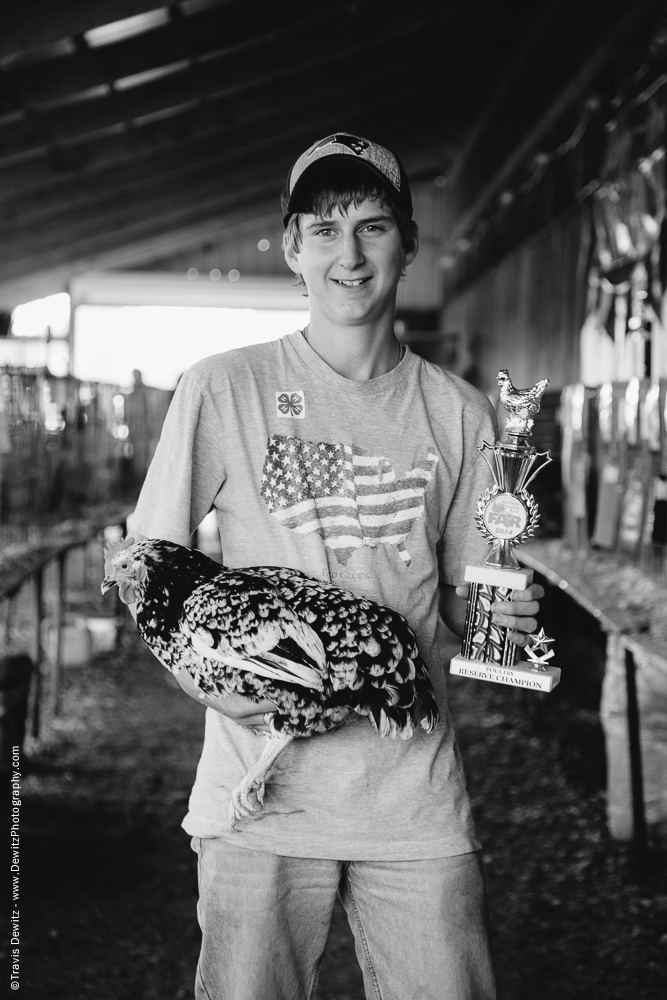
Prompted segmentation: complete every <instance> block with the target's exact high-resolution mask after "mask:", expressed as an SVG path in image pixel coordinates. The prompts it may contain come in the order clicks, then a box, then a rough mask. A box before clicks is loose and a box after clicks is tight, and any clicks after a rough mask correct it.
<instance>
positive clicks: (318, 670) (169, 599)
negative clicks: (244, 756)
mask: <svg viewBox="0 0 667 1000" xmlns="http://www.w3.org/2000/svg"><path fill="white" fill-rule="evenodd" d="M105 569H106V576H105V579H104V582H103V583H102V592H103V593H106V591H107V590H109V589H110V588H111V587H112V586H114V585H118V586H119V587H120V588H121V591H125V592H126V596H127V591H126V588H131V590H132V591H133V592H134V595H135V598H136V609H137V626H138V629H139V634H140V635H141V637H142V639H143V640H144V641H145V642H146V643H147V644H148V646H149V647H150V648H151V650H152V651H153V653H154V654H155V655H156V656H157V658H158V659H159V660H160V662H161V663H162V664H163V665H164V666H165V667H167V669H168V670H170V671H172V672H173V673H176V672H177V671H179V670H186V671H187V672H188V674H189V675H190V676H191V678H192V679H193V680H194V682H195V684H196V685H197V686H198V687H199V689H200V691H201V692H202V697H203V696H204V695H211V696H216V695H221V694H222V695H225V694H241V695H246V696H247V697H248V698H250V699H251V700H253V701H259V700H260V699H264V698H267V699H269V700H270V701H272V702H273V703H274V704H275V705H276V711H275V713H270V714H267V715H266V716H265V721H266V723H267V725H268V727H269V730H270V734H269V738H268V741H267V744H266V747H265V749H264V752H263V753H262V755H261V756H260V758H259V760H258V761H257V763H256V764H255V765H254V766H253V767H252V768H251V770H250V771H249V772H248V774H247V775H246V776H245V778H244V779H243V781H242V782H241V783H240V784H239V785H238V787H237V788H235V789H234V791H233V793H232V802H231V807H230V811H231V814H232V822H233V821H234V819H241V818H252V817H253V816H256V815H257V814H258V813H259V811H260V810H261V808H262V804H263V799H264V787H265V779H266V777H267V774H268V772H269V770H270V768H271V766H272V765H273V763H274V761H275V760H276V758H277V757H278V755H279V754H280V753H281V751H282V750H283V749H284V748H285V747H286V746H287V745H288V744H289V743H290V742H291V741H292V740H293V739H294V738H295V737H303V736H310V735H312V734H313V733H326V732H329V731H330V730H332V729H336V728H337V727H338V726H340V725H341V724H342V723H344V722H345V720H346V719H348V718H349V717H350V716H351V715H352V714H353V713H357V714H358V715H362V716H366V717H367V718H368V720H369V722H370V723H371V725H372V726H373V727H374V728H375V729H376V730H377V731H378V732H379V734H380V736H389V737H392V738H395V737H400V738H401V739H409V738H410V737H411V736H412V735H413V733H414V731H415V726H417V725H421V726H422V727H423V728H424V729H425V730H426V732H428V733H430V732H432V731H433V729H434V728H435V726H436V724H437V722H438V717H439V716H438V708H437V705H436V702H435V698H434V696H433V688H432V686H431V681H430V679H429V677H428V674H427V671H426V666H425V664H424V662H423V660H422V658H421V656H420V655H419V652H418V649H417V642H416V639H415V636H414V633H413V632H412V629H411V628H410V626H409V625H408V623H407V621H406V620H405V618H403V616H402V615H400V614H398V612H396V611H392V610H391V609H390V608H386V607H383V606H382V605H380V604H376V603H375V602H373V601H370V600H367V599H365V598H363V597H359V596H358V595H355V594H352V593H350V592H349V591H344V590H340V589H339V588H338V587H334V586H333V585H331V584H328V583H323V582H321V581H318V580H314V579H311V578H310V577H308V576H305V575H304V574H303V573H300V572H299V571H298V570H294V569H289V568H279V567H273V566H254V567H251V568H247V569H228V568H225V567H222V566H220V565H219V564H218V563H216V562H214V561H213V560H212V559H209V558H208V557H207V556H205V555H204V554H203V553H201V552H198V551H196V550H193V549H189V548H185V547H184V546H182V545H176V544H174V543H172V542H167V541H163V540H158V539H150V540H145V541H140V542H134V541H133V540H132V539H131V538H130V539H127V541H124V542H116V543H114V544H112V545H110V546H108V548H107V550H106V552H105ZM253 793H254V796H253Z"/></svg>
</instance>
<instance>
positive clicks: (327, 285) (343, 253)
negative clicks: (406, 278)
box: [285, 198, 417, 326]
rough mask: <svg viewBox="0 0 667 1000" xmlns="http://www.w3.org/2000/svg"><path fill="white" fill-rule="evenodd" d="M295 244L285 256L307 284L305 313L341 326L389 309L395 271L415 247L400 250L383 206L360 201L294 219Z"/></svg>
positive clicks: (410, 257)
mask: <svg viewBox="0 0 667 1000" xmlns="http://www.w3.org/2000/svg"><path fill="white" fill-rule="evenodd" d="M299 223H300V224H299V229H300V232H301V247H300V249H299V250H294V249H291V248H288V249H287V250H286V251H285V259H286V260H287V263H288V265H289V267H290V268H291V269H292V270H293V271H294V273H295V274H300V275H301V276H302V277H303V280H304V281H305V283H306V287H307V288H308V297H309V299H310V306H311V313H318V312H319V313H320V314H321V315H323V316H324V317H326V319H327V320H328V321H329V322H332V323H334V324H337V325H341V326H361V325H362V324H366V323H372V322H373V321H376V320H379V319H380V317H382V316H384V315H386V313H387V311H390V312H391V315H392V316H393V311H394V307H395V301H396V289H397V287H398V282H399V279H400V277H401V272H402V270H403V268H404V266H405V265H406V264H410V263H411V262H412V261H413V260H414V258H415V256H416V254H417V247H416V244H415V247H414V249H412V250H410V251H408V252H407V253H406V251H405V250H404V248H403V243H402V240H401V234H400V232H399V229H398V226H397V224H396V221H395V220H394V217H393V216H392V214H391V211H390V209H389V208H387V207H386V206H384V205H381V204H380V203H378V202H377V201H373V200H371V199H368V198H367V199H365V200H364V201H362V202H361V203H360V204H359V205H358V206H357V207H355V206H354V205H350V207H349V209H348V210H347V212H342V211H341V210H340V209H339V208H337V209H335V210H334V211H333V212H332V214H331V216H329V217H327V218H321V217H319V216H316V215H306V214H303V215H301V216H300V219H299Z"/></svg>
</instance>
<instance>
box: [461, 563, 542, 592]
mask: <svg viewBox="0 0 667 1000" xmlns="http://www.w3.org/2000/svg"><path fill="white" fill-rule="evenodd" d="M463 579H464V580H465V581H466V583H485V584H487V585H488V586H489V587H509V588H510V589H511V590H526V589H527V588H528V587H530V585H531V583H532V582H533V571H532V569H502V568H501V567H496V566H484V565H483V564H482V565H477V566H466V568H465V574H464V577H463Z"/></svg>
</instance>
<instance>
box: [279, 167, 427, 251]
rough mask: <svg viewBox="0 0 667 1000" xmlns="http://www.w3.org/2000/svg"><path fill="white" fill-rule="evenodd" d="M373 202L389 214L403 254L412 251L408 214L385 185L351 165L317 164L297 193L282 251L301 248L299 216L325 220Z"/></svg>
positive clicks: (414, 227) (413, 234)
mask: <svg viewBox="0 0 667 1000" xmlns="http://www.w3.org/2000/svg"><path fill="white" fill-rule="evenodd" d="M367 198H368V199H370V200H371V201H376V202H377V203H378V205H382V206H385V207H386V208H388V209H389V211H390V212H391V214H392V216H393V218H394V221H395V222H396V225H397V226H398V231H399V232H400V234H401V241H402V243H403V249H404V250H405V251H406V253H407V252H408V251H410V250H412V249H413V248H414V245H415V242H416V239H417V235H418V229H417V224H416V223H415V222H414V221H413V220H412V213H410V214H409V216H408V214H407V213H406V211H405V209H404V208H403V207H402V206H401V205H399V204H398V203H397V199H396V198H395V197H394V196H393V195H392V191H391V188H390V187H389V185H385V184H383V182H382V181H381V180H380V178H379V177H374V176H373V175H372V174H371V173H370V172H369V171H368V170H359V169H358V167H357V166H356V165H355V164H354V163H349V164H348V163H341V162H340V161H337V162H334V163H326V162H323V163H318V164H317V165H314V166H313V167H311V168H310V171H309V177H308V183H307V185H305V186H303V187H302V188H301V190H300V191H299V198H298V204H297V205H295V206H294V212H293V214H292V215H291V216H290V218H289V221H288V222H287V225H286V227H285V232H284V234H283V241H282V246H283V250H286V249H288V248H290V249H292V250H294V251H298V250H299V249H300V247H301V230H300V229H299V219H300V216H301V215H303V214H307V215H318V216H321V217H322V218H328V217H330V216H331V214H332V213H333V212H334V211H336V209H340V210H341V211H342V212H347V211H348V209H349V207H350V205H354V207H355V208H357V207H358V206H359V205H360V204H361V202H362V201H365V200H366V199H367Z"/></svg>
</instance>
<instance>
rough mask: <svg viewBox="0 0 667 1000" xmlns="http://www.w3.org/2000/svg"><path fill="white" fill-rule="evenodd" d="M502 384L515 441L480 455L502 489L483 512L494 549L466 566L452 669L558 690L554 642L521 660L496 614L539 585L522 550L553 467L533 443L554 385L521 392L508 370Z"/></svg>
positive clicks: (480, 506)
mask: <svg viewBox="0 0 667 1000" xmlns="http://www.w3.org/2000/svg"><path fill="white" fill-rule="evenodd" d="M498 384H499V385H500V399H501V401H502V403H503V406H504V407H505V409H506V410H508V411H509V414H510V416H509V418H508V420H507V422H506V425H505V432H506V437H507V440H505V441H503V442H500V443H498V444H495V445H491V444H488V443H487V442H486V441H485V442H484V443H483V445H482V447H481V448H480V449H479V450H480V453H481V455H482V457H483V458H484V460H485V461H486V463H487V465H488V466H489V468H490V469H491V473H492V475H493V478H494V485H493V486H492V487H490V488H489V489H487V490H485V491H484V493H483V494H482V495H481V496H480V498H479V500H478V501H477V506H476V508H475V523H476V524H477V527H478V529H479V531H480V532H481V533H482V535H483V536H484V537H485V538H486V539H487V540H488V541H489V542H491V551H490V552H489V553H488V555H487V556H486V558H485V559H484V562H483V563H480V564H479V565H476V566H466V570H465V580H466V582H467V583H469V584H470V595H469V597H468V606H467V609H466V620H465V628H464V634H463V644H462V648H461V652H460V654H459V655H458V656H455V657H454V658H453V659H452V662H451V665H450V671H451V673H453V674H460V675H461V676H462V677H474V678H476V679H477V680H484V681H492V682H494V683H496V684H511V685H512V686H513V687H523V688H527V689H529V690H533V691H551V690H553V688H555V686H556V685H557V684H558V682H559V680H560V670H559V668H558V667H552V666H550V664H549V661H550V660H551V659H552V657H553V655H554V654H553V651H552V650H549V649H548V646H549V645H550V643H552V642H553V640H552V639H549V638H548V637H547V636H546V635H545V634H544V629H540V631H539V632H538V633H537V634H536V635H534V636H531V638H530V642H529V644H528V646H526V647H524V651H525V655H526V657H527V659H526V660H523V661H519V659H518V657H519V649H520V648H521V647H519V646H516V645H515V644H514V643H513V642H511V641H510V639H509V638H508V635H507V633H508V629H507V628H506V627H505V626H502V625H498V624H496V623H495V622H494V621H493V616H492V612H491V606H492V605H493V604H494V603H495V602H496V601H506V600H508V599H509V595H510V593H511V591H512V590H525V589H526V588H527V587H529V586H530V584H531V583H532V581H533V571H532V570H530V569H523V568H522V567H521V566H519V563H518V562H517V558H516V556H515V554H514V549H515V548H516V546H517V545H520V544H521V542H524V541H525V540H526V539H527V538H530V536H531V535H532V534H533V533H534V531H535V528H536V527H537V524H538V522H539V512H538V507H537V503H536V502H535V499H534V497H533V496H532V494H530V493H529V492H528V490H527V489H526V487H527V486H528V484H529V483H531V482H532V481H533V479H534V478H535V476H536V475H537V474H538V472H540V470H541V469H543V468H544V467H545V465H548V464H549V462H550V461H551V455H550V454H549V452H548V451H544V452H538V451H537V450H536V448H535V447H534V446H533V445H531V444H529V443H528V438H529V436H530V434H531V432H532V429H533V417H534V416H535V414H536V413H537V412H538V411H539V409H540V400H541V398H542V394H543V393H544V390H545V389H546V387H547V385H548V384H549V380H548V379H542V380H541V381H540V382H538V383H537V384H536V385H534V386H533V387H532V388H530V389H515V388H514V386H513V385H512V381H511V379H510V377H509V372H508V371H507V370H506V369H503V370H502V371H500V372H498Z"/></svg>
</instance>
